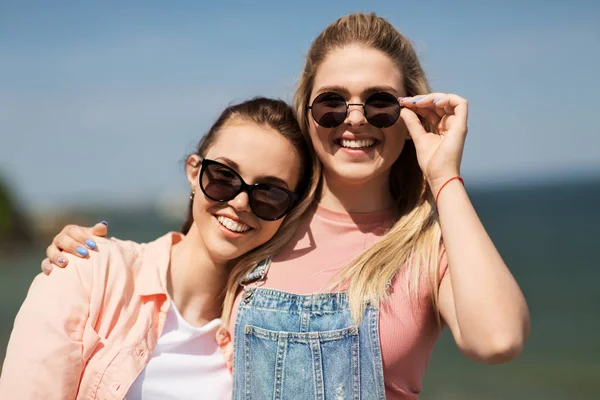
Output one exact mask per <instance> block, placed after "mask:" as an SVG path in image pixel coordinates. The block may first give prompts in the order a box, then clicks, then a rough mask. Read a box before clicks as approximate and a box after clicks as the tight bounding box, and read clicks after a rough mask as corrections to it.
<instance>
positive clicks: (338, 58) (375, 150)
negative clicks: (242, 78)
mask: <svg viewBox="0 0 600 400" xmlns="http://www.w3.org/2000/svg"><path fill="white" fill-rule="evenodd" d="M294 107H295V109H296V113H297V115H298V118H299V123H300V126H301V127H302V129H303V130H304V131H305V132H308V133H309V136H310V143H311V145H312V146H313V148H314V150H315V152H316V154H317V157H318V159H319V160H320V163H321V166H322V175H321V182H320V186H319V188H320V191H319V196H318V201H317V204H315V206H314V207H313V208H312V209H311V210H310V211H308V212H307V214H306V215H305V216H304V219H303V223H302V225H301V226H300V228H299V230H298V231H297V233H296V235H295V236H294V237H293V238H292V240H291V241H290V242H289V244H288V245H287V246H285V247H284V248H283V249H282V250H281V251H280V252H279V253H278V254H277V255H276V256H274V257H272V258H267V259H265V260H262V261H260V262H258V261H259V260H255V261H257V263H255V265H248V266H240V268H237V269H236V270H234V271H233V272H232V274H231V275H230V281H229V284H228V288H229V289H228V292H227V296H226V299H225V307H224V319H225V320H226V321H227V322H228V323H229V332H230V334H232V335H233V345H234V346H233V350H232V352H233V376H234V392H233V397H234V399H244V398H260V399H263V398H279V397H282V398H291V399H315V398H330V399H333V398H345V399H350V398H361V399H385V398H387V399H398V400H399V399H416V398H418V397H419V393H420V392H421V390H422V387H421V381H422V378H423V375H424V373H425V371H426V369H427V365H428V362H429V358H430V355H431V352H432V350H433V346H434V343H435V342H436V340H437V339H438V337H439V335H440V333H441V331H442V328H443V327H444V326H448V327H449V329H450V331H451V332H452V335H453V336H454V339H455V341H456V344H457V345H458V347H459V348H460V350H461V351H462V352H463V353H464V354H465V355H467V356H468V357H470V358H472V359H473V360H476V361H478V362H482V363H487V364H497V363H503V362H507V361H509V360H511V359H513V358H515V357H516V356H517V355H518V354H519V353H520V352H521V350H522V348H523V346H524V343H525V341H526V338H527V336H528V334H529V329H530V328H529V314H528V307H527V304H526V301H525V299H524V296H523V294H522V292H521V290H520V288H519V286H518V284H517V282H516V281H515V279H514V278H513V276H512V274H511V273H510V271H509V269H508V268H507V266H506V265H505V263H504V262H503V260H502V258H501V256H500V254H499V253H498V251H497V250H496V248H495V246H494V244H493V243H492V241H491V239H490V237H489V236H488V234H487V232H486V231H485V229H484V227H483V225H482V223H481V221H480V220H479V218H478V216H477V214H476V212H475V210H474V208H473V206H472V205H471V202H470V201H469V197H468V195H467V192H466V190H465V187H464V184H463V181H462V178H461V177H460V164H461V158H462V152H463V147H464V143H465V139H466V135H467V114H468V104H467V101H466V100H465V99H463V98H461V97H459V96H457V95H455V94H446V93H432V92H431V90H430V88H429V85H428V83H427V79H426V77H425V73H424V71H423V69H422V67H421V64H420V63H419V60H418V58H417V55H416V53H415V51H414V49H413V47H412V45H411V43H410V41H409V40H408V39H406V38H405V37H404V36H402V35H401V34H400V33H399V32H398V31H397V30H396V29H395V28H394V27H393V26H392V25H391V24H390V23H389V22H387V21H386V20H384V19H382V18H379V17H377V16H375V15H373V14H361V13H357V14H351V15H348V16H346V17H343V18H340V19H339V20H338V21H336V22H334V23H333V24H331V25H330V26H328V27H327V28H326V29H325V30H324V31H323V32H322V33H321V34H320V35H319V36H318V37H317V38H316V39H315V41H314V42H313V43H312V46H311V48H310V50H309V52H308V55H307V60H306V65H305V67H304V69H303V72H302V75H301V78H300V82H299V86H298V89H297V91H296V95H295V97H294ZM96 228H100V229H99V230H98V231H97V233H100V234H105V233H106V232H105V230H104V229H105V227H104V226H102V225H99V226H97V227H96ZM90 234H91V231H90V230H89V229H86V230H83V229H82V228H79V227H70V228H67V229H65V230H63V233H61V234H59V235H58V236H57V237H56V238H55V241H54V244H53V245H52V246H50V247H49V249H48V257H49V259H50V260H52V262H53V263H54V264H56V262H57V261H58V260H59V258H60V257H62V255H61V252H60V250H59V249H64V250H67V251H69V252H74V251H75V247H76V246H73V244H76V243H84V242H85V240H86V239H87V238H88V236H89V235H90ZM92 256H94V255H92ZM42 265H43V268H46V269H48V267H49V261H48V260H46V261H45V262H44V263H43V264H42Z"/></svg>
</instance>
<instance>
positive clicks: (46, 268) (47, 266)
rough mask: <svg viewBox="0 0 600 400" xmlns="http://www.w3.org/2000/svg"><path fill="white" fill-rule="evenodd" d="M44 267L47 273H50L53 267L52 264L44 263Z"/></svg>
mask: <svg viewBox="0 0 600 400" xmlns="http://www.w3.org/2000/svg"><path fill="white" fill-rule="evenodd" d="M42 269H43V270H44V273H45V274H49V273H50V271H52V268H50V266H49V265H44V266H43V267H42Z"/></svg>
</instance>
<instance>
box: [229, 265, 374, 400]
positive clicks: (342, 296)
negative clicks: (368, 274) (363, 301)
mask: <svg viewBox="0 0 600 400" xmlns="http://www.w3.org/2000/svg"><path fill="white" fill-rule="evenodd" d="M270 263H271V260H270V259H267V260H265V261H263V262H262V263H260V264H259V265H258V266H257V267H256V268H255V269H254V271H252V272H251V273H250V274H249V275H248V276H247V277H246V278H245V280H244V282H243V286H244V293H243V294H242V300H241V301H240V305H239V308H238V314H237V318H236V322H235V328H234V356H233V379H234V382H233V399H234V400H242V399H243V400H249V399H255V400H266V399H273V400H280V399H281V400H305V399H306V400H315V399H318V400H359V399H361V400H371V399H372V400H384V399H385V388H384V383H383V368H382V361H381V346H380V344H379V310H378V308H377V307H374V306H372V305H369V304H367V306H366V309H365V312H364V315H363V318H362V322H361V323H360V325H358V326H357V325H356V324H355V323H354V322H353V320H352V316H351V314H350V307H349V304H348V297H347V295H346V293H319V294H308V295H297V294H291V293H285V292H281V291H278V290H272V289H264V288H260V287H258V286H259V283H260V282H261V281H262V280H263V279H264V278H265V276H266V274H267V271H268V269H269V266H270ZM251 283H252V285H249V284H251Z"/></svg>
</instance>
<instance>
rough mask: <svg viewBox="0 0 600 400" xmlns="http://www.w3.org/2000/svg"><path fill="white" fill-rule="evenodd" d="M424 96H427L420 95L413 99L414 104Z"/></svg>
mask: <svg viewBox="0 0 600 400" xmlns="http://www.w3.org/2000/svg"><path fill="white" fill-rule="evenodd" d="M423 97H425V96H419V97H417V98H416V99H414V100H413V102H412V103H413V104H417V101H419V100H421V99H422V98H423Z"/></svg>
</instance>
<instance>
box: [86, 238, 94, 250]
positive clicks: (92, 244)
mask: <svg viewBox="0 0 600 400" xmlns="http://www.w3.org/2000/svg"><path fill="white" fill-rule="evenodd" d="M85 244H86V246H87V247H89V248H90V249H95V248H96V242H94V241H93V240H92V239H88V240H86V241H85Z"/></svg>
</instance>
